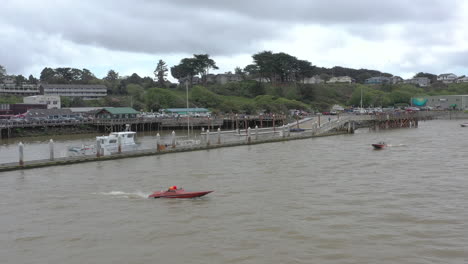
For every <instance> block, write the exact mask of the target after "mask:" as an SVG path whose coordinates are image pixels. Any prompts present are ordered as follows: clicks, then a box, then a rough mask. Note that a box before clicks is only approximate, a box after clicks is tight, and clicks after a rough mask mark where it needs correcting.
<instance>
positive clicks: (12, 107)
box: [0, 104, 47, 115]
mask: <svg viewBox="0 0 468 264" xmlns="http://www.w3.org/2000/svg"><path fill="white" fill-rule="evenodd" d="M29 109H47V105H46V104H0V115H19V114H24V113H26V112H27V111H28V110H29Z"/></svg>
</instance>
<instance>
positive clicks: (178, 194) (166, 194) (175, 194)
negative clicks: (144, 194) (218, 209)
mask: <svg viewBox="0 0 468 264" xmlns="http://www.w3.org/2000/svg"><path fill="white" fill-rule="evenodd" d="M210 192H213V191H207V192H187V191H185V190H184V189H177V190H167V191H159V192H154V193H153V194H151V195H150V196H148V198H195V197H201V196H204V195H207V194H209V193H210Z"/></svg>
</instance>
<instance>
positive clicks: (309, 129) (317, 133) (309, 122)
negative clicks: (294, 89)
mask: <svg viewBox="0 0 468 264" xmlns="http://www.w3.org/2000/svg"><path fill="white" fill-rule="evenodd" d="M432 118H434V116H433V115H429V114H423V113H418V114H406V113H405V114H403V115H377V116H375V115H342V116H336V117H335V118H334V119H333V120H332V119H331V118H330V119H328V118H327V117H324V116H322V117H321V116H318V117H310V118H305V119H302V120H296V121H295V122H292V123H289V124H284V125H281V126H273V127H269V128H259V127H258V125H256V127H255V128H250V127H248V128H247V129H240V128H237V129H235V130H227V131H221V130H220V129H219V130H215V131H213V130H211V132H209V130H207V131H206V132H202V133H201V136H202V141H201V142H200V144H196V145H177V144H175V140H174V139H173V142H172V146H171V145H170V144H169V145H168V146H167V144H166V146H167V147H166V146H165V147H164V148H162V147H161V148H160V147H156V146H159V144H161V142H159V141H158V142H155V144H154V146H153V147H152V148H151V146H150V148H149V149H142V150H136V151H129V152H121V153H113V154H112V155H109V156H101V155H97V154H96V155H94V156H93V155H86V156H85V155H83V156H77V157H61V158H54V155H53V152H51V155H50V157H49V159H42V160H33V161H23V160H22V159H21V158H20V161H19V162H14V163H6V164H0V172H1V171H8V170H21V169H30V168H39V167H46V166H58V165H67V164H75V163H83V162H92V161H106V160H113V159H122V158H132V157H142V156H151V155H163V154H170V153H178V152H187V151H198V150H208V149H216V148H222V147H234V146H242V145H252V144H264V143H272V142H281V141H288V140H299V139H307V138H314V137H321V136H330V135H336V134H344V133H354V130H355V129H356V128H357V127H363V126H368V127H370V128H371V129H375V128H376V129H391V128H403V127H417V126H418V122H419V120H429V119H432ZM292 128H299V130H296V131H299V132H298V133H296V132H294V130H293V129H292ZM51 149H53V147H52V148H51ZM22 152H23V147H22V146H20V153H22ZM20 157H22V154H20Z"/></svg>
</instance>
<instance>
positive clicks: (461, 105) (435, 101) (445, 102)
mask: <svg viewBox="0 0 468 264" xmlns="http://www.w3.org/2000/svg"><path fill="white" fill-rule="evenodd" d="M420 98H421V99H427V101H426V105H425V106H429V107H433V108H434V109H441V110H446V109H454V110H468V95H435V96H421V97H420ZM412 101H413V100H412Z"/></svg>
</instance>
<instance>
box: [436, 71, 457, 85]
mask: <svg viewBox="0 0 468 264" xmlns="http://www.w3.org/2000/svg"><path fill="white" fill-rule="evenodd" d="M456 79H457V75H455V74H453V73H443V74H440V75H439V76H437V81H440V82H443V83H453V82H454V81H455V80H456Z"/></svg>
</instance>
